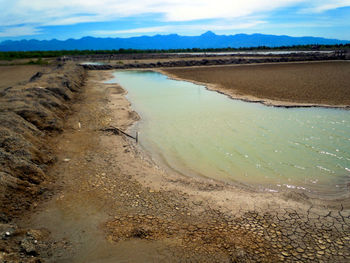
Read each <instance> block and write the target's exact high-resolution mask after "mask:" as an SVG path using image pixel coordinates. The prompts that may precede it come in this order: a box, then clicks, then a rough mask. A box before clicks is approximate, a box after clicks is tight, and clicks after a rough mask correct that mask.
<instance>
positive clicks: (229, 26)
mask: <svg viewBox="0 0 350 263" xmlns="http://www.w3.org/2000/svg"><path fill="white" fill-rule="evenodd" d="M264 23H266V22H265V21H252V22H247V23H239V22H237V21H235V22H233V21H230V22H227V23H213V24H206V25H200V24H198V25H167V26H156V27H140V28H133V29H124V30H99V31H94V32H92V33H93V35H101V36H113V35H122V34H127V35H129V34H136V35H142V34H145V33H155V34H156V33H164V32H166V33H176V32H183V33H185V34H186V32H187V33H190V32H193V31H202V32H204V31H208V30H211V31H216V32H217V31H227V30H234V29H245V28H252V27H255V26H257V25H260V24H264Z"/></svg>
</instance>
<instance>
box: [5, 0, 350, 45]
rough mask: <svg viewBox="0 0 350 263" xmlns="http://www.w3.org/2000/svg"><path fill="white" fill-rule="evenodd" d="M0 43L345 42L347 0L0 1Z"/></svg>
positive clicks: (349, 27) (349, 14) (349, 13)
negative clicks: (276, 38)
mask: <svg viewBox="0 0 350 263" xmlns="http://www.w3.org/2000/svg"><path fill="white" fill-rule="evenodd" d="M0 7H1V8H0V41H3V40H7V39H33V38H35V39H52V38H56V39H68V38H81V37H83V36H96V37H129V36H140V35H155V34H171V33H177V34H181V35H199V34H202V33H204V32H206V31H208V30H211V31H213V32H215V33H216V34H237V33H248V34H251V33H264V34H276V35H291V36H321V37H326V38H338V39H342V40H350V0H268V1H263V0H31V1H29V0H0Z"/></svg>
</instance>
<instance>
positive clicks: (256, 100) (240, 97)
mask: <svg viewBox="0 0 350 263" xmlns="http://www.w3.org/2000/svg"><path fill="white" fill-rule="evenodd" d="M328 62H329V61H328ZM292 63H293V64H295V63H315V62H289V63H266V65H271V64H292ZM254 65H264V63H261V64H248V65H232V66H231V65H229V66H222V65H220V66H215V67H240V66H246V67H249V66H254ZM209 67H212V66H209ZM166 69H167V68H163V69H152V68H151V69H147V70H151V71H155V72H159V73H161V74H164V75H166V76H167V77H168V78H170V79H174V80H180V81H187V82H191V83H194V84H197V85H201V86H205V88H206V89H208V90H211V91H216V92H218V93H220V94H223V95H226V96H228V97H229V98H231V99H235V100H241V101H245V102H251V103H261V104H263V105H265V106H270V107H271V106H273V107H282V108H311V107H322V108H331V109H346V110H348V109H350V105H331V104H322V103H300V102H294V101H280V100H271V99H267V98H260V97H255V96H252V95H248V94H244V95H242V94H237V93H235V91H234V90H228V89H225V88H223V87H221V86H220V85H217V84H212V83H205V82H199V81H195V80H189V79H184V78H180V77H178V76H176V75H175V74H172V73H169V72H167V71H166ZM170 69H173V68H170ZM145 70H146V69H145Z"/></svg>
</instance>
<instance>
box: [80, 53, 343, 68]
mask: <svg viewBox="0 0 350 263" xmlns="http://www.w3.org/2000/svg"><path fill="white" fill-rule="evenodd" d="M246 56H247V55H238V56H237V55H235V56H233V57H232V58H217V59H212V57H211V59H208V58H205V57H203V58H202V59H198V58H197V59H193V60H191V59H184V58H188V57H184V58H182V59H181V57H179V59H178V60H170V61H164V60H159V61H157V62H156V61H155V62H154V63H147V62H143V61H142V58H141V60H140V61H137V63H135V62H134V63H118V64H104V65H83V66H84V68H85V69H89V70H110V69H133V68H164V67H165V68H172V67H198V66H214V65H236V64H252V63H259V64H260V63H277V62H300V61H327V60H345V59H347V58H348V57H346V55H345V53H344V54H342V55H338V54H337V53H330V54H323V53H311V54H308V53H304V54H285V55H278V56H274V55H266V56H262V55H258V56H256V57H254V55H249V57H250V58H247V57H246ZM190 57H191V56H190ZM146 58H147V57H146ZM151 58H153V57H151ZM156 58H157V57H154V58H153V59H156ZM134 59H135V58H134Z"/></svg>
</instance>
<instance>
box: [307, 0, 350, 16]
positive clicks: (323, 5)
mask: <svg viewBox="0 0 350 263" xmlns="http://www.w3.org/2000/svg"><path fill="white" fill-rule="evenodd" d="M347 6H350V0H331V1H329V0H314V1H311V3H310V5H309V6H308V7H307V8H304V9H303V10H302V11H303V12H304V13H307V12H312V13H321V12H324V11H328V10H332V9H336V8H340V7H347Z"/></svg>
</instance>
